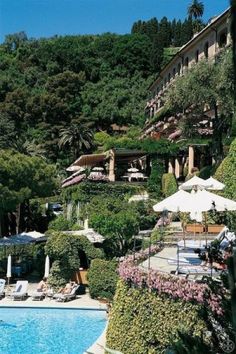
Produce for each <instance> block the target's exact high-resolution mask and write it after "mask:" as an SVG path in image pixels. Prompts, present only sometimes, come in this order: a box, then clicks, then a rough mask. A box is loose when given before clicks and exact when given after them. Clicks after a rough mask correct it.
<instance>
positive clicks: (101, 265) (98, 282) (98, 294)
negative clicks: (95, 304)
mask: <svg viewBox="0 0 236 354" xmlns="http://www.w3.org/2000/svg"><path fill="white" fill-rule="evenodd" d="M116 269H117V262H115V261H106V260H103V259H94V260H92V262H91V267H90V269H89V272H88V280H89V292H90V296H91V297H92V298H106V299H109V300H112V298H113V296H114V294H115V289H116V283H117V280H118V274H117V270H116Z"/></svg>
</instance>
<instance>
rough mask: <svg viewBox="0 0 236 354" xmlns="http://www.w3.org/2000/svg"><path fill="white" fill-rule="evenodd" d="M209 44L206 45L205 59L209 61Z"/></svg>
mask: <svg viewBox="0 0 236 354" xmlns="http://www.w3.org/2000/svg"><path fill="white" fill-rule="evenodd" d="M208 52H209V44H208V42H206V43H205V45H204V55H205V58H206V59H207V58H208V56H209V53H208Z"/></svg>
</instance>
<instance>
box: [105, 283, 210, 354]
mask: <svg viewBox="0 0 236 354" xmlns="http://www.w3.org/2000/svg"><path fill="white" fill-rule="evenodd" d="M199 310H200V306H199V305H197V304H196V305H194V304H192V303H189V302H184V301H182V300H173V299H169V298H167V297H166V298H163V297H160V296H159V295H157V294H156V293H154V292H150V291H148V290H147V289H140V288H139V289H137V288H130V287H129V286H128V285H126V284H125V283H124V282H123V281H122V280H121V281H119V282H118V286H117V291H116V295H115V298H114V305H113V308H112V310H111V315H110V321H109V326H108V331H107V346H108V347H109V348H114V349H116V350H120V351H121V352H123V353H125V354H133V353H136V354H144V353H145V354H146V353H148V354H152V353H153V354H154V353H155V354H159V353H160V354H162V353H165V350H166V349H167V347H168V345H169V343H170V341H171V340H172V339H173V337H174V338H175V339H176V340H177V339H178V330H180V329H182V330H183V329H186V330H188V331H191V332H192V333H193V335H194V336H198V337H201V336H202V334H203V333H204V331H205V330H206V327H205V324H204V321H203V320H202V319H201V318H199Z"/></svg>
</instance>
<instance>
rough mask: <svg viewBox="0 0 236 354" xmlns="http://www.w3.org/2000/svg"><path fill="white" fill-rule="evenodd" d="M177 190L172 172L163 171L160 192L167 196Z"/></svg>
mask: <svg viewBox="0 0 236 354" xmlns="http://www.w3.org/2000/svg"><path fill="white" fill-rule="evenodd" d="M177 190H178V185H177V181H176V178H175V176H174V174H173V173H164V174H163V176H162V193H163V194H164V196H165V197H169V196H170V195H172V194H174V193H175V192H177Z"/></svg>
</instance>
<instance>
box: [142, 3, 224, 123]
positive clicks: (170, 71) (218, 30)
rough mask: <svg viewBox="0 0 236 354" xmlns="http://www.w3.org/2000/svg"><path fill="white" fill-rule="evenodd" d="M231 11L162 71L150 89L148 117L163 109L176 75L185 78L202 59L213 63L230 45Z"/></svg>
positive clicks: (214, 20) (216, 21)
mask: <svg viewBox="0 0 236 354" xmlns="http://www.w3.org/2000/svg"><path fill="white" fill-rule="evenodd" d="M230 26H231V16H230V8H229V9H227V10H226V11H225V12H223V13H222V14H221V15H219V16H218V17H214V18H213V19H211V20H210V21H209V23H208V25H207V26H206V27H205V28H204V29H203V30H202V31H201V32H199V33H197V34H195V35H194V36H193V38H192V39H191V40H190V41H189V42H188V43H186V44H185V45H184V46H183V47H181V48H180V50H179V51H178V52H177V53H176V55H175V56H174V57H173V58H172V60H171V61H170V62H169V63H168V64H167V65H166V66H165V67H164V68H163V70H162V71H161V72H160V74H159V76H158V78H157V79H156V80H155V82H154V83H153V84H152V85H151V86H150V88H149V90H150V99H149V100H148V102H147V105H146V107H145V111H146V115H147V118H153V117H154V116H155V114H156V113H157V112H159V111H160V109H161V108H162V107H163V105H164V102H165V94H166V92H167V90H168V88H169V87H170V85H171V84H172V83H173V82H174V80H175V78H176V77H177V76H181V75H184V74H185V73H186V72H187V71H188V69H189V68H191V67H192V66H194V65H195V64H196V63H198V62H199V61H200V60H202V59H209V60H214V59H215V58H216V57H217V55H219V53H220V52H221V51H222V50H223V49H224V48H226V47H227V46H229V45H230V43H231V36H230Z"/></svg>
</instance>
